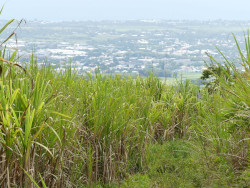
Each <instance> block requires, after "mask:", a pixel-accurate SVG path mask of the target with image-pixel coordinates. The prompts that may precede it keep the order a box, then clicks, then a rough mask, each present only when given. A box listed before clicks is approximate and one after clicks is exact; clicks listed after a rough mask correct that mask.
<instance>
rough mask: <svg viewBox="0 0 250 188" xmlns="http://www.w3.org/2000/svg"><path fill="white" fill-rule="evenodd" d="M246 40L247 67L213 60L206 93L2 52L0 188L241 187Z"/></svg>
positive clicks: (245, 148)
mask: <svg viewBox="0 0 250 188" xmlns="http://www.w3.org/2000/svg"><path fill="white" fill-rule="evenodd" d="M7 26H8V23H7ZM3 30H4V29H3ZM249 41H250V39H249V35H248V36H247V37H246V52H247V55H246V56H244V55H243V53H242V51H241V50H240V48H238V50H239V53H240V56H241V61H242V62H241V63H242V67H243V69H244V71H240V70H239V69H238V68H236V66H235V64H234V63H232V62H230V61H229V60H227V59H226V58H225V62H226V64H225V65H221V64H220V63H218V62H216V60H214V59H213V58H212V57H211V58H212V61H213V62H214V64H215V66H216V68H215V69H213V68H210V72H207V73H204V78H207V77H209V76H211V75H213V77H214V78H215V79H216V84H217V86H218V87H217V89H216V90H214V91H213V92H209V90H208V89H207V88H204V89H202V88H199V86H195V85H193V84H192V83H190V82H189V81H180V82H178V83H177V84H176V85H175V86H168V85H165V84H162V82H160V81H159V79H158V78H156V77H154V76H153V75H149V76H148V77H147V78H141V77H137V78H136V79H133V78H131V77H128V78H124V77H122V76H119V75H115V76H104V75H101V74H99V73H98V72H96V73H95V74H86V75H78V74H77V72H76V71H75V70H74V69H72V68H71V67H69V68H68V69H66V70H65V71H61V72H59V73H58V72H56V71H55V70H54V69H52V68H51V66H50V64H49V63H46V64H44V65H40V66H38V62H37V61H36V59H35V57H34V56H33V55H32V56H31V58H30V62H29V64H28V65H27V66H22V64H17V63H16V61H17V59H18V57H17V53H16V52H13V53H12V54H8V53H7V52H6V50H5V49H4V48H3V49H1V50H0V67H1V69H0V71H1V74H0V164H1V165H0V184H1V185H2V186H3V187H18V186H19V187H32V186H33V187H34V186H36V187H39V186H40V187H83V186H87V187H97V186H103V187H112V186H115V185H117V186H119V185H118V184H119V183H122V186H125V187H146V186H148V187H155V186H156V187H157V186H160V187H171V186H172V187H176V186H177V187H202V186H207V185H209V186H219V187H221V186H222V187H223V186H229V185H231V184H232V185H235V186H242V187H244V186H245V187H247V182H248V181H247V180H248V178H249V167H248V160H249V158H248V152H249V150H248V143H249V142H248V141H249V138H248V135H249V98H250V96H249V93H250V91H249V60H250V42H249ZM236 44H237V46H238V43H237V40H236ZM222 55H223V54H222ZM223 57H225V56H224V55H223ZM210 73H211V74H210ZM225 78H226V79H225ZM180 139H181V141H180Z"/></svg>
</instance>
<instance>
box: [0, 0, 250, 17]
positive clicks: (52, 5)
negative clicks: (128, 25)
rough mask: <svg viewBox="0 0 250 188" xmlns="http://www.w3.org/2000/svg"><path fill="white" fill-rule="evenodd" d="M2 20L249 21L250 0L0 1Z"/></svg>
mask: <svg viewBox="0 0 250 188" xmlns="http://www.w3.org/2000/svg"><path fill="white" fill-rule="evenodd" d="M4 4H5V7H4V10H3V13H2V15H0V19H10V18H16V19H22V18H24V19H26V20H44V21H85V20H93V21H99V20H138V19H165V20H217V19H222V20H250V11H249V7H250V0H0V5H4Z"/></svg>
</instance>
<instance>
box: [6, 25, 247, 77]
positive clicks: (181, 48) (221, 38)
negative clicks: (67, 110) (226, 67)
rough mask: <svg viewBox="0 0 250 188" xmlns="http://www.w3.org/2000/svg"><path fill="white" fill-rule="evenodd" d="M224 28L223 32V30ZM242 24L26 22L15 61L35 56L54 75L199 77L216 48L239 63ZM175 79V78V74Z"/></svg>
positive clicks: (214, 54)
mask: <svg viewBox="0 0 250 188" xmlns="http://www.w3.org/2000/svg"><path fill="white" fill-rule="evenodd" d="M222 25H223V27H222ZM249 26H250V23H249V22H247V21H222V20H218V21H161V20H138V21H100V22H93V21H86V22H44V21H27V23H26V24H22V25H21V29H20V30H18V32H17V37H18V43H17V44H16V41H15V40H14V39H12V40H11V41H10V42H9V43H10V46H12V47H17V48H18V49H19V54H20V55H21V56H22V58H21V59H20V61H27V60H28V59H29V56H30V55H31V53H32V52H33V51H34V52H35V53H34V54H35V56H37V58H38V61H39V63H43V62H44V61H45V60H47V61H50V62H51V64H52V66H53V67H55V68H56V69H57V70H59V69H64V68H65V66H67V65H68V64H69V62H71V64H72V65H74V66H75V67H76V68H77V69H78V71H79V73H82V72H90V71H92V72H93V71H94V70H95V69H97V68H99V70H100V71H101V72H102V73H116V74H133V75H137V74H140V75H144V76H145V75H147V74H148V73H149V72H154V74H155V75H157V76H159V77H173V75H174V76H176V75H178V73H181V72H182V73H183V74H184V75H185V74H186V73H192V75H193V77H192V79H194V78H199V77H200V75H201V72H202V70H203V69H204V60H207V56H206V54H205V53H209V54H210V55H213V56H214V57H215V58H220V59H221V56H220V55H219V54H218V51H217V50H216V48H215V46H217V47H218V48H219V49H220V50H221V51H222V52H223V53H225V54H226V55H227V56H228V57H230V58H233V59H236V58H238V56H237V52H236V51H235V49H236V47H235V45H234V43H233V37H232V33H234V34H235V35H236V36H237V37H238V40H239V43H240V44H242V43H243V42H244V40H243V31H244V29H245V28H248V27H249ZM179 75H180V74H179Z"/></svg>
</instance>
